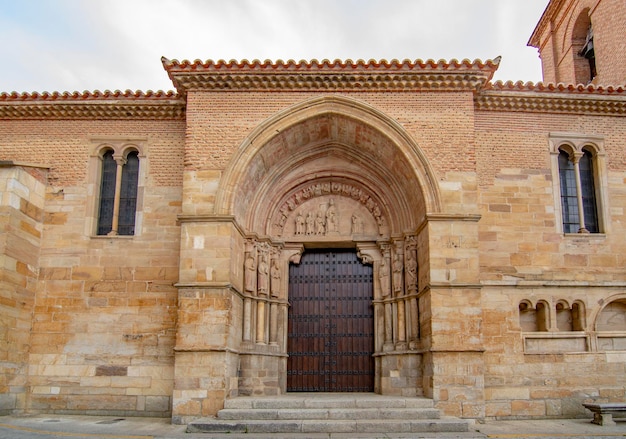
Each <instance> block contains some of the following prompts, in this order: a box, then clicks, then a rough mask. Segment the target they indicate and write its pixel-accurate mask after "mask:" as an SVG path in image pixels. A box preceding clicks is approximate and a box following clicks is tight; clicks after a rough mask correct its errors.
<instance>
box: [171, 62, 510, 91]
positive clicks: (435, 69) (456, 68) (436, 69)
mask: <svg viewBox="0 0 626 439" xmlns="http://www.w3.org/2000/svg"><path fill="white" fill-rule="evenodd" d="M161 61H162V62H163V67H164V68H165V70H166V71H167V73H168V75H169V77H170V79H171V80H172V82H173V83H174V87H175V88H176V90H177V91H178V93H179V94H181V95H185V94H186V93H187V92H188V91H190V90H209V91H280V90H286V91H319V92H322V91H419V90H437V91H456V90H470V91H478V90H480V89H481V88H482V87H483V86H484V85H485V84H486V83H487V82H488V81H489V80H490V79H491V78H492V77H493V74H494V73H495V71H496V69H497V68H498V64H499V62H500V59H499V58H496V59H495V60H488V61H486V62H482V61H478V60H475V61H469V60H463V61H457V60H452V61H443V60H440V61H433V60H428V61H421V60H417V61H409V60H404V61H398V60H392V61H385V60H382V61H373V60H370V61H363V60H359V61H351V60H347V61H340V60H335V61H328V60H324V61H317V60H313V61H299V62H296V61H287V62H283V61H280V60H279V61H276V62H272V61H263V62H261V61H252V62H250V61H246V60H244V61H228V62H227V61H205V62H201V61H197V60H196V61H193V62H190V61H177V60H169V59H167V58H162V59H161Z"/></svg>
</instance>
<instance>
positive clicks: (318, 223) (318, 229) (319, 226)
mask: <svg viewBox="0 0 626 439" xmlns="http://www.w3.org/2000/svg"><path fill="white" fill-rule="evenodd" d="M325 232H326V220H325V219H324V214H323V213H322V212H321V211H319V212H317V218H315V233H316V234H317V235H323V234H324V233H325Z"/></svg>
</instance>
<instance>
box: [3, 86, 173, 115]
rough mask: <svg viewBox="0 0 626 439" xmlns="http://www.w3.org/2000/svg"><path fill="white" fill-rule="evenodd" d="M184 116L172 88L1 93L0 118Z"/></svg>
mask: <svg viewBox="0 0 626 439" xmlns="http://www.w3.org/2000/svg"><path fill="white" fill-rule="evenodd" d="M184 118H185V101H184V100H183V99H181V98H180V97H179V96H178V95H177V94H176V93H175V92H173V91H168V92H163V91H158V92H152V91H148V92H141V91H135V92H133V91H125V92H121V91H108V90H107V91H104V92H100V91H94V92H73V93H70V92H64V93H59V92H53V93H48V92H43V93H16V92H13V93H0V119H142V120H147V119H150V120H164V119H165V120H166V119H177V120H182V119H184Z"/></svg>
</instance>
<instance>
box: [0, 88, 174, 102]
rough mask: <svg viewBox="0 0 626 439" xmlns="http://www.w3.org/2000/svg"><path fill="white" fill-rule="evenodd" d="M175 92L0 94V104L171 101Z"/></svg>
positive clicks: (117, 91)
mask: <svg viewBox="0 0 626 439" xmlns="http://www.w3.org/2000/svg"><path fill="white" fill-rule="evenodd" d="M177 98H178V96H177V94H176V92H175V91H171V90H170V91H161V90H159V91H152V90H148V91H145V92H144V91H139V90H137V91H131V90H126V91H123V92H122V91H120V90H115V91H110V90H105V91H99V90H95V91H83V92H79V91H74V92H67V91H66V92H58V91H55V92H51V93H50V92H47V91H44V92H41V93H40V92H33V93H17V92H11V93H6V92H3V93H0V102H19V101H50V102H53V101H97V100H112V99H117V100H142V101H143V100H172V99H177Z"/></svg>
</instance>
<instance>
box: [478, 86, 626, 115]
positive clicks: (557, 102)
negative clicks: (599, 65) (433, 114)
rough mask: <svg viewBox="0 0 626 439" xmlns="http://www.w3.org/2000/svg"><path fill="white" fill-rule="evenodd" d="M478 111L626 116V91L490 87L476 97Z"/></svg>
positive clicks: (577, 87)
mask: <svg viewBox="0 0 626 439" xmlns="http://www.w3.org/2000/svg"><path fill="white" fill-rule="evenodd" d="M474 104H475V108H476V110H477V111H513V112H524V113H565V114H596V115H610V116H621V115H625V114H626V87H624V86H617V87H614V86H594V85H587V86H585V85H582V84H579V85H572V84H570V85H567V84H543V83H537V84H533V83H526V84H523V83H521V82H517V83H513V82H510V81H509V82H506V83H502V82H499V81H498V82H496V83H493V84H492V83H489V84H487V85H486V86H485V88H484V89H483V90H482V91H481V92H480V93H478V94H476V95H475V96H474Z"/></svg>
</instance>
